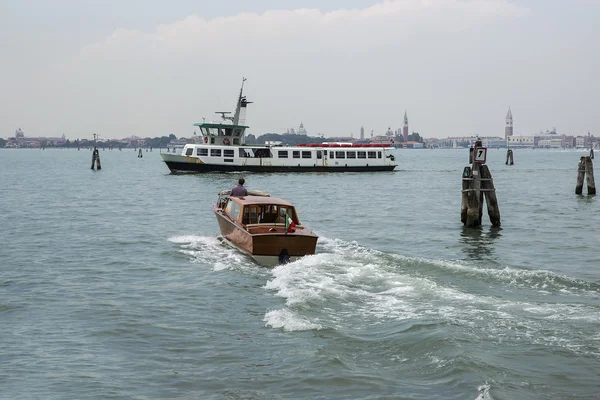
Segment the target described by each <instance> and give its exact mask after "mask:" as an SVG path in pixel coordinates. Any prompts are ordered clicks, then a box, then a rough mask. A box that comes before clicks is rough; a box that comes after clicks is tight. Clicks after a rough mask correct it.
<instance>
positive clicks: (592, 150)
mask: <svg viewBox="0 0 600 400" xmlns="http://www.w3.org/2000/svg"><path fill="white" fill-rule="evenodd" d="M590 158H591V159H592V160H593V159H594V149H590Z"/></svg>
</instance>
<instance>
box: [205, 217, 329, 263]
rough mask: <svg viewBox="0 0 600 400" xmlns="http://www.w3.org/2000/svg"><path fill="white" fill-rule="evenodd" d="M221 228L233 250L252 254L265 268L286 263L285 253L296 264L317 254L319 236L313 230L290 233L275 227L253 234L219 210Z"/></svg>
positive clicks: (298, 230)
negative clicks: (283, 256) (271, 229)
mask: <svg viewBox="0 0 600 400" xmlns="http://www.w3.org/2000/svg"><path fill="white" fill-rule="evenodd" d="M215 215H216V217H217V222H218V223H219V229H220V231H221V235H222V237H223V239H224V240H226V241H227V242H229V244H230V245H232V246H233V247H235V248H237V249H239V250H241V251H242V252H244V253H246V254H248V255H250V256H251V257H252V258H254V260H255V261H257V262H258V263H259V264H261V265H266V266H274V265H278V264H281V263H282V260H281V255H282V253H283V252H284V251H285V254H286V256H288V257H289V258H288V259H287V260H286V261H294V260H297V259H299V258H302V257H304V256H307V255H311V254H315V250H316V247H317V240H318V236H317V235H315V234H313V233H312V232H310V231H309V230H304V229H300V228H299V229H296V231H295V232H293V233H286V232H285V227H276V228H273V229H274V231H273V232H267V231H265V232H262V233H257V234H252V233H250V232H248V230H246V228H245V227H244V226H241V225H239V224H237V223H235V222H234V221H231V220H230V219H229V218H227V217H226V216H224V215H223V214H222V213H221V212H219V211H217V210H215Z"/></svg>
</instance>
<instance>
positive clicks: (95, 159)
mask: <svg viewBox="0 0 600 400" xmlns="http://www.w3.org/2000/svg"><path fill="white" fill-rule="evenodd" d="M94 167H95V168H96V169H97V170H98V171H100V170H101V169H102V167H101V166H100V152H99V151H98V148H97V147H96V134H95V133H94V150H92V169H94Z"/></svg>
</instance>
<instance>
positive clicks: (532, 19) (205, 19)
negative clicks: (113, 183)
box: [0, 0, 600, 139]
mask: <svg viewBox="0 0 600 400" xmlns="http://www.w3.org/2000/svg"><path fill="white" fill-rule="evenodd" d="M599 19H600V0H326V1H325V0H320V1H317V0H302V1H300V0H279V1H275V0H270V1H269V0H253V1H248V0H221V1H219V2H216V1H205V0H170V1H162V0H0V54H1V62H0V93H2V95H1V96H0V137H4V138H7V137H9V136H14V132H15V130H16V129H17V128H21V129H22V130H23V131H24V132H25V135H26V136H34V137H35V136H47V137H48V136H60V135H62V134H64V135H65V136H66V137H67V138H69V139H76V138H80V139H83V138H90V139H91V138H92V135H93V134H94V133H96V134H98V135H99V137H100V138H123V137H128V136H132V135H136V136H140V137H156V136H165V135H169V134H171V133H172V134H175V135H176V136H177V137H190V136H192V134H193V132H194V127H193V124H194V123H196V122H202V118H205V119H206V121H218V120H219V116H218V115H217V114H215V111H227V110H229V111H234V108H235V104H236V100H237V95H238V92H239V87H240V84H241V81H242V78H243V77H246V78H247V81H246V82H245V86H244V94H245V95H246V96H247V98H248V100H249V101H252V102H253V103H252V104H250V105H249V106H248V113H247V119H246V123H247V125H249V126H250V129H249V133H253V134H255V135H261V134H263V133H267V132H275V133H282V132H285V131H286V130H287V129H289V128H295V129H297V128H298V125H299V124H300V123H301V122H303V123H304V127H305V128H306V130H307V131H308V134H309V135H311V136H316V135H317V134H322V135H325V136H349V135H350V134H352V135H354V137H358V135H359V132H360V128H361V126H364V128H365V132H366V133H367V134H370V132H371V130H373V131H374V133H375V134H376V135H377V134H383V133H384V132H385V131H386V130H387V129H388V127H391V128H392V129H393V130H396V129H398V128H400V127H401V126H402V124H403V117H404V112H405V110H406V112H407V114H408V119H409V125H410V131H411V132H412V131H416V132H419V134H420V135H421V136H422V137H425V138H431V137H438V138H445V137H449V136H474V135H480V136H501V137H503V136H504V123H505V117H506V113H507V111H508V108H509V107H510V108H511V110H512V114H513V117H514V131H515V134H517V135H520V134H522V135H533V134H536V133H538V132H540V131H542V130H543V131H545V130H548V129H553V128H556V130H557V131H558V132H559V133H566V134H574V135H583V134H587V132H588V131H589V132H591V133H592V134H593V135H596V136H600V118H598V117H597V110H599V109H600V79H598V74H599V73H600V44H599V43H600V28H598V23H597V21H598V20H599Z"/></svg>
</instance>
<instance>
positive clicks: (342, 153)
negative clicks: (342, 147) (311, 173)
mask: <svg viewBox="0 0 600 400" xmlns="http://www.w3.org/2000/svg"><path fill="white" fill-rule="evenodd" d="M335 158H346V152H345V151H336V152H335Z"/></svg>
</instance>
